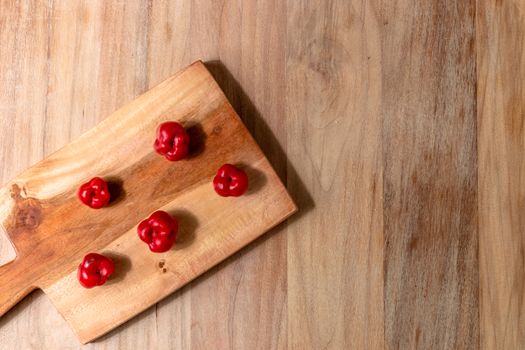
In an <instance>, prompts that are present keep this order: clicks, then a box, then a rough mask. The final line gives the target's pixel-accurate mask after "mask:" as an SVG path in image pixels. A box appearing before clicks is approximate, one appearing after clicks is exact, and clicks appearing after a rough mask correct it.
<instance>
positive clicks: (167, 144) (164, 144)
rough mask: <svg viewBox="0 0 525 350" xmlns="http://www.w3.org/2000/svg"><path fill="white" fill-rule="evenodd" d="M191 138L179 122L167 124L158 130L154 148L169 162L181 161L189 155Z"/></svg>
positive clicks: (161, 125)
mask: <svg viewBox="0 0 525 350" xmlns="http://www.w3.org/2000/svg"><path fill="white" fill-rule="evenodd" d="M189 145H190V136H189V135H188V133H187V132H186V130H185V129H184V127H183V126H182V125H180V124H179V123H177V122H165V123H162V124H160V125H159V127H158V129H157V138H156V140H155V143H154V144H153V147H154V148H155V151H157V153H158V154H160V155H162V156H164V157H165V158H166V159H167V160H170V161H172V162H173V161H176V160H180V159H182V158H184V157H186V155H187V154H188V150H189Z"/></svg>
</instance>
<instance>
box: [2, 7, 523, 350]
mask: <svg viewBox="0 0 525 350" xmlns="http://www.w3.org/2000/svg"><path fill="white" fill-rule="evenodd" d="M197 59H202V60H204V61H206V62H207V65H208V67H209V69H210V70H211V71H212V72H213V74H214V75H215V76H216V78H217V80H218V81H219V83H220V85H221V86H222V88H223V89H224V90H225V92H226V94H227V96H228V97H229V99H230V100H231V102H232V104H233V105H234V107H235V108H236V110H237V111H238V112H239V114H240V115H241V117H242V118H243V120H244V122H245V123H246V125H247V126H248V128H249V129H250V131H251V132H252V134H253V135H254V136H255V138H256V140H257V141H258V143H259V144H260V145H261V147H262V149H263V150H264V152H265V153H266V155H267V156H268V158H269V159H270V161H271V162H272V164H273V165H274V167H275V168H276V170H277V172H278V173H279V175H280V177H281V178H282V180H283V181H284V182H285V184H287V187H288V189H289V191H290V193H291V194H292V196H293V197H294V199H295V200H296V202H297V204H298V206H299V208H300V212H299V213H298V214H297V215H295V217H293V218H292V219H290V220H289V221H288V222H287V223H285V224H283V225H280V226H279V227H277V228H276V229H274V230H273V231H272V232H270V233H269V234H267V235H266V236H265V237H264V238H262V239H259V240H258V241H256V242H255V243H254V244H252V245H250V246H249V247H248V248H247V249H244V250H242V251H241V252H239V253H238V254H236V255H235V256H233V257H232V258H230V259H228V260H227V261H226V262H224V263H222V264H221V265H220V266H218V267H216V268H214V269H213V270H212V271H210V272H208V273H206V274H205V275H204V276H202V277H201V278H199V279H198V280H196V281H195V282H193V283H191V284H190V285H188V286H187V287H185V288H183V289H182V290H181V291H180V292H177V293H176V294H174V295H173V296H171V297H169V298H168V299H166V300H164V301H163V302H161V303H159V304H158V305H156V306H155V307H152V308H151V309H149V310H148V311H146V312H144V313H143V314H141V315H140V316H138V317H137V318H135V319H133V320H132V321H130V322H128V323H126V324H125V325H123V326H121V327H119V328H118V329H117V330H115V331H113V332H111V333H110V334H108V335H107V336H105V337H103V338H102V339H100V340H99V341H97V342H95V343H93V344H90V345H88V346H86V347H85V348H87V349H90V348H93V349H118V348H121V349H189V348H192V349H285V348H289V349H380V348H388V349H412V348H417V349H430V348H432V349H454V348H458V349H467V348H468V349H477V348H479V347H481V348H483V349H520V348H524V347H525V263H524V261H525V253H524V251H525V220H523V219H521V216H522V213H524V211H525V200H524V198H525V161H524V157H523V151H524V148H525V130H524V128H525V126H524V118H525V88H523V85H522V82H523V81H525V1H523V0H505V1H502V0H486V1H481V0H478V1H477V3H476V1H474V0H465V1H459V0H458V1H444V0H436V1H420V0H392V1H380V0H371V1H357V0H316V1H307V0H287V1H281V0H258V1H255V0H243V1H241V0H231V1H228V0H214V1H197V0H174V1H162V0H150V1H137V0H130V1H94V0H85V1H66V0H40V1H14V0H11V1H8V0H0V135H1V136H0V164H1V166H0V177H1V179H2V180H3V181H4V182H5V181H7V180H8V179H10V178H12V177H14V176H15V175H16V174H17V173H19V172H20V171H22V170H24V169H25V168H26V167H28V166H29V165H31V164H33V163H35V162H37V161H38V160H40V159H42V158H43V157H45V156H46V155H48V154H49V153H51V152H53V151H54V150H56V149H58V148H60V147H61V146H63V145H65V144H66V143H67V142H68V141H69V140H71V139H73V138H75V137H77V136H78V135H80V134H81V133H82V132H84V131H85V130H87V129H89V128H91V127H92V126H94V125H95V124H96V123H97V122H99V121H100V120H102V119H103V118H104V117H105V116H106V115H107V114H109V113H110V112H112V111H114V110H115V109H117V107H119V106H121V105H122V104H124V103H125V102H127V101H130V100H131V99H133V98H134V97H135V96H137V95H139V94H140V93H142V92H143V91H145V90H147V89H148V88H149V87H152V86H154V85H155V84H157V83H158V82H160V81H162V80H164V79H165V78H167V77H169V76H170V75H171V74H173V73H175V72H176V71H178V70H179V69H180V68H182V67H184V66H186V65H188V64H190V63H191V62H193V61H195V60H197ZM77 348H81V347H80V345H79V343H78V342H77V340H76V339H75V337H74V335H73V333H72V332H71V331H70V329H69V328H68V326H67V325H66V323H65V322H64V321H63V320H62V319H61V317H60V315H59V314H58V313H57V312H56V310H55V309H54V307H53V306H52V305H51V304H50V302H49V300H48V299H47V298H46V297H45V296H44V295H43V294H42V293H41V292H35V293H33V294H31V295H30V296H29V297H28V298H26V299H25V300H24V301H23V302H22V303H20V304H19V305H18V306H16V307H15V308H14V309H13V310H12V311H10V312H9V313H8V314H7V315H6V316H4V317H3V318H2V319H0V349H10V350H11V349H77Z"/></svg>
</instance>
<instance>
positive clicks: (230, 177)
mask: <svg viewBox="0 0 525 350" xmlns="http://www.w3.org/2000/svg"><path fill="white" fill-rule="evenodd" d="M213 188H214V189H215V192H217V193H218V194H219V195H220V196H223V197H229V196H233V197H239V196H242V195H243V194H244V193H245V192H246V190H247V189H248V175H246V173H245V172H244V171H243V170H242V169H239V168H237V167H236V166H234V165H231V164H224V165H223V166H221V167H220V168H219V170H218V171H217V175H215V178H213Z"/></svg>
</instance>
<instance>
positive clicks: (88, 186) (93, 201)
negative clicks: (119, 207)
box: [78, 177, 110, 209]
mask: <svg viewBox="0 0 525 350" xmlns="http://www.w3.org/2000/svg"><path fill="white" fill-rule="evenodd" d="M78 198H79V199H80V200H81V201H82V203H84V204H85V205H87V206H88V207H91V208H93V209H100V208H102V207H103V206H105V205H106V204H108V203H109V199H110V195H109V190H108V184H107V183H106V181H104V180H102V179H101V178H100V177H95V178H93V179H91V180H90V181H89V182H86V183H85V184H83V185H82V186H80V188H79V190H78Z"/></svg>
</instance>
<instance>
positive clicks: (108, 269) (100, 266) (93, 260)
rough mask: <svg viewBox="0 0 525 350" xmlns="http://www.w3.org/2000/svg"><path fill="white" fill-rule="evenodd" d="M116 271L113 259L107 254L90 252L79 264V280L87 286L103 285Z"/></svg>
mask: <svg viewBox="0 0 525 350" xmlns="http://www.w3.org/2000/svg"><path fill="white" fill-rule="evenodd" d="M113 271H115V265H114V264H113V260H111V259H110V258H108V257H107V256H104V255H101V254H97V253H89V254H88V255H86V256H85V257H84V259H83V260H82V263H81V264H80V265H79V266H78V274H77V276H78V280H79V282H80V284H81V285H82V286H84V287H85V288H93V287H96V286H101V285H103V284H104V283H106V281H107V280H108V278H109V276H111V274H112V273H113Z"/></svg>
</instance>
